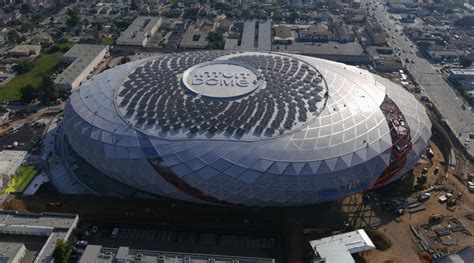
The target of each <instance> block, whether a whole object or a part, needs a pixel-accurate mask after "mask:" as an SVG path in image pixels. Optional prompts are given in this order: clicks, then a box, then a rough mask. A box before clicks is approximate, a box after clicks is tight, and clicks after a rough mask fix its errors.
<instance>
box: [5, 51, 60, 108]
mask: <svg viewBox="0 0 474 263" xmlns="http://www.w3.org/2000/svg"><path fill="white" fill-rule="evenodd" d="M59 61H60V60H59V58H58V57H57V56H56V55H55V54H43V55H40V56H39V57H38V58H37V59H36V60H35V61H34V62H33V69H31V71H29V72H27V73H25V74H22V75H18V76H16V77H15V78H14V79H12V80H11V81H10V82H8V83H7V84H6V85H5V86H4V87H0V101H15V100H20V98H21V93H20V88H21V87H23V86H26V85H27V84H31V85H33V86H35V87H37V86H39V84H40V83H41V80H42V78H43V76H44V75H46V74H49V73H50V72H51V71H52V70H53V69H54V68H55V67H56V66H57V65H58V64H59Z"/></svg>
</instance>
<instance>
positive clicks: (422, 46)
mask: <svg viewBox="0 0 474 263" xmlns="http://www.w3.org/2000/svg"><path fill="white" fill-rule="evenodd" d="M417 45H418V47H419V48H420V49H421V50H422V51H426V50H428V49H429V48H430V47H431V43H430V42H428V41H421V42H418V44H417Z"/></svg>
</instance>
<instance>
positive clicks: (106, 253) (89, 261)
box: [79, 245, 275, 263]
mask: <svg viewBox="0 0 474 263" xmlns="http://www.w3.org/2000/svg"><path fill="white" fill-rule="evenodd" d="M212 259H213V260H214V261H212V262H214V263H234V262H245V263H273V262H275V260H274V259H270V258H253V257H237V256H224V255H210V254H194V253H181V252H167V251H149V250H136V249H130V248H128V247H120V248H118V249H114V248H104V247H102V246H100V245H88V246H87V247H86V249H85V251H84V253H83V254H82V257H81V259H80V260H79V263H93V262H101V263H108V262H110V263H112V262H136V261H142V262H165V263H172V262H189V263H207V262H211V261H210V260H212ZM186 260H189V261H186Z"/></svg>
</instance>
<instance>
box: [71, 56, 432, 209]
mask: <svg viewBox="0 0 474 263" xmlns="http://www.w3.org/2000/svg"><path fill="white" fill-rule="evenodd" d="M200 53H201V52H200ZM209 53H213V52H209ZM189 54H190V55H191V56H192V54H194V53H189ZM216 54H218V55H210V56H213V57H217V58H219V57H220V56H222V55H224V56H222V58H223V59H229V57H232V55H233V54H230V55H229V54H222V53H216ZM239 55H242V56H255V55H257V56H258V55H268V54H267V53H256V52H251V53H246V52H244V53H239ZM182 56H185V55H184V54H182ZM186 56H187V55H186ZM288 56H291V57H292V58H294V59H297V60H298V61H301V62H300V63H302V64H308V65H310V66H311V67H314V68H315V69H317V71H318V72H319V73H320V74H321V77H322V78H323V80H324V82H325V83H327V91H328V98H327V100H326V102H325V107H323V108H322V109H321V112H319V113H318V114H317V116H316V117H315V118H314V120H313V121H311V122H309V121H308V122H307V123H306V124H305V125H302V126H301V127H300V128H297V129H295V130H289V131H288V132H287V133H284V134H282V135H281V136H280V135H279V136H274V137H269V138H267V139H265V140H238V139H235V138H234V139H233V140H221V139H219V138H218V137H215V136H216V135H215V136H213V137H206V138H205V139H204V138H199V139H193V137H186V138H173V139H171V140H170V139H168V138H166V137H164V136H160V135H154V134H150V133H147V132H144V131H142V130H141V129H138V128H137V127H135V126H133V125H131V124H130V123H128V122H127V121H125V120H124V119H123V118H122V116H121V115H120V114H119V113H118V112H117V107H116V103H115V102H116V98H115V95H116V94H117V89H118V87H119V86H120V85H121V83H122V80H123V78H124V77H125V76H126V75H127V74H128V73H130V72H133V71H134V70H135V69H136V68H137V67H139V66H140V65H143V63H147V62H143V61H138V62H132V63H129V64H126V65H122V66H119V67H116V68H114V69H111V70H108V71H106V72H104V73H102V74H99V75H97V76H94V78H93V79H92V80H90V81H89V82H87V83H85V84H83V85H82V86H81V88H80V91H79V92H76V93H74V94H72V95H71V99H70V102H69V103H68V104H67V105H66V108H65V119H64V129H65V132H66V135H67V137H68V139H69V141H70V143H71V145H72V146H73V147H74V149H75V150H76V151H77V152H78V153H79V154H80V155H81V156H82V157H84V159H86V160H87V161H89V162H90V163H91V164H92V165H94V166H95V167H96V168H98V169H99V170H100V171H102V172H104V173H106V174H108V175H109V176H111V177H113V178H115V179H117V180H120V181H122V182H124V183H127V184H129V185H132V186H134V187H137V188H139V189H142V190H144V191H147V192H150V193H154V194H158V195H163V196H168V197H172V198H178V199H182V200H188V201H193V202H204V201H203V200H201V199H199V198H196V197H193V196H192V195H189V194H187V193H186V192H183V191H182V189H179V188H178V187H175V186H174V185H173V184H170V183H169V182H167V181H166V180H165V178H163V176H162V175H159V174H157V173H156V170H155V169H154V168H153V167H152V165H151V164H150V162H149V160H150V159H154V158H160V160H161V161H160V163H161V164H162V165H163V166H165V167H168V168H169V170H170V171H171V172H172V173H173V174H174V175H176V176H178V177H179V178H181V180H183V181H185V182H186V184H187V185H189V186H190V187H194V188H195V189H198V190H199V192H201V193H202V194H203V195H208V196H211V197H213V198H216V199H217V200H222V201H225V202H227V203H235V204H244V205H256V206H286V205H300V204H310V203H317V202H323V201H328V200H334V199H338V198H341V197H343V196H346V195H349V194H351V193H354V192H357V191H360V190H361V188H363V187H364V186H366V185H371V184H372V183H373V182H374V181H375V180H376V179H377V178H378V177H379V176H380V175H381V173H382V172H383V171H384V169H385V168H386V166H387V165H388V161H389V158H390V148H391V147H392V141H391V138H390V132H389V128H388V125H387V122H386V120H385V118H384V115H383V113H382V112H381V111H380V104H381V103H382V101H383V99H384V97H385V95H388V96H389V97H390V98H391V99H392V100H393V101H394V102H395V103H397V105H398V106H399V108H400V110H401V111H402V112H403V113H404V115H405V117H406V119H407V121H408V123H409V125H410V127H411V129H412V139H413V150H412V152H411V153H410V157H409V159H408V161H407V164H406V167H405V169H411V168H412V167H413V166H414V165H415V163H416V161H417V159H418V157H419V155H420V153H421V152H422V151H423V150H424V149H425V147H426V144H427V141H428V139H429V137H430V127H431V125H430V123H429V120H428V118H427V116H426V114H425V112H424V109H423V106H422V105H421V104H419V103H418V102H417V101H416V100H415V99H414V97H413V96H412V95H410V94H409V93H406V92H405V91H403V90H402V88H401V87H399V86H398V85H396V84H393V83H391V82H389V81H386V80H383V79H381V78H379V77H374V75H373V74H371V73H369V72H367V71H363V70H360V69H357V68H355V67H351V66H347V65H344V64H340V63H335V62H330V61H326V60H321V59H315V58H309V57H304V56H297V55H288ZM159 59H160V57H158V58H154V59H153V60H159ZM290 60H291V58H290ZM150 61H151V60H150ZM252 66H254V67H258V65H257V64H255V65H252ZM275 104H276V102H275ZM308 112H309V111H308ZM308 120H309V119H308Z"/></svg>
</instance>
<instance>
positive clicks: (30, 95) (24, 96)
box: [20, 84, 38, 103]
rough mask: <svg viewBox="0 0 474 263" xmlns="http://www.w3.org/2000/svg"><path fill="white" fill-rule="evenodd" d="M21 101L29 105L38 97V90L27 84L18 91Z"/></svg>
mask: <svg viewBox="0 0 474 263" xmlns="http://www.w3.org/2000/svg"><path fill="white" fill-rule="evenodd" d="M20 93H21V101H23V102H25V103H30V102H32V101H34V100H35V99H36V98H37V97H38V90H37V89H36V88H35V87H33V86H32V85H31V84H28V85H26V86H24V87H21V89H20Z"/></svg>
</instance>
